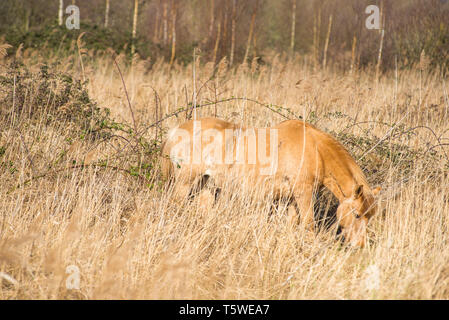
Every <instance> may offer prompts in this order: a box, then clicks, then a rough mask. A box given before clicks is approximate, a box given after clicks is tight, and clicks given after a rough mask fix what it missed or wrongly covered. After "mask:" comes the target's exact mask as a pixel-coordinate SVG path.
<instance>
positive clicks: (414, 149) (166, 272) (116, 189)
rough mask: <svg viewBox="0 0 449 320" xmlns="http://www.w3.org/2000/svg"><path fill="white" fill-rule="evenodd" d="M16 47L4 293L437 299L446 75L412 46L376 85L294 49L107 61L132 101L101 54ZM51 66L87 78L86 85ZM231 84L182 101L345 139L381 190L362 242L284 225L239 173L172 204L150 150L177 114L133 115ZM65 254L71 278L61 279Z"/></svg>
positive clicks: (10, 74)
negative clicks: (289, 54) (191, 60)
mask: <svg viewBox="0 0 449 320" xmlns="http://www.w3.org/2000/svg"><path fill="white" fill-rule="evenodd" d="M81 53H82V52H81ZM80 56H81V54H80ZM18 59H19V60H20V61H22V62H23V63H24V66H19V68H18V69H14V68H13V69H11V68H10V67H7V64H9V63H10V61H7V60H3V61H2V62H1V63H2V71H1V74H2V76H4V78H3V80H2V84H1V87H0V89H1V91H0V94H1V97H0V98H1V99H2V101H3V102H2V105H1V110H2V112H1V113H0V117H1V120H0V121H1V122H0V129H1V130H0V164H1V165H0V186H1V187H0V272H1V273H0V275H1V278H0V298H1V299H55V298H56V299H103V298H131V299H134V298H151V299H153V298H169V299H170V298H174V299H177V298H186V299H303V298H306V299H327V298H330V299H379V298H386V299H391V298H418V299H421V298H432V299H440V298H444V299H447V298H449V289H448V288H449V246H448V244H449V243H448V241H449V233H448V232H449V219H448V218H449V179H448V174H449V159H448V156H449V148H448V144H449V126H448V122H449V98H448V87H447V83H445V79H444V77H443V76H441V75H440V74H438V73H435V72H429V71H428V70H426V66H425V61H424V60H425V57H423V63H422V65H421V66H420V67H416V68H414V69H413V70H397V71H393V72H391V73H389V74H385V75H383V76H381V77H380V79H379V80H378V81H376V79H375V71H374V70H365V71H357V72H354V73H353V74H343V73H341V72H334V71H332V70H326V71H323V70H318V69H316V68H313V66H311V65H310V62H307V61H310V59H304V57H299V56H297V57H296V58H294V59H290V60H287V59H285V58H281V57H279V56H278V55H274V54H273V55H271V56H269V57H267V58H266V61H267V64H265V65H257V63H256V62H254V63H252V64H249V65H241V66H239V67H238V68H237V69H235V70H234V69H232V70H228V69H227V67H226V61H225V60H222V61H221V62H220V63H219V64H218V66H217V68H216V69H215V73H214V68H213V65H212V64H211V63H205V62H204V61H197V63H196V65H195V67H194V66H193V65H192V64H190V65H188V66H186V67H183V66H177V65H176V63H175V65H174V66H172V67H171V68H170V66H169V65H168V64H166V63H164V62H162V61H159V62H156V63H154V64H153V65H152V67H151V68H148V66H147V63H146V62H145V61H141V60H138V59H134V61H133V64H132V66H131V65H130V64H129V63H127V62H126V61H125V59H123V57H121V56H118V57H117V58H116V61H117V62H118V65H119V66H120V68H121V72H122V73H123V78H124V82H125V83H126V88H127V91H128V92H127V93H128V95H129V100H130V103H131V105H132V108H129V106H128V101H127V98H126V95H127V94H126V92H125V90H124V86H123V84H122V79H121V77H120V75H119V72H118V69H117V67H116V66H115V64H114V62H113V59H112V58H111V56H103V57H90V56H89V55H88V54H85V55H83V59H84V63H83V70H84V71H82V69H81V66H80V63H79V62H80V60H79V56H77V55H75V56H74V57H69V58H67V59H65V60H63V61H61V60H60V59H59V61H58V64H55V65H54V66H50V67H49V68H48V70H47V69H45V68H44V69H45V70H47V71H46V72H48V73H46V72H43V71H40V70H39V69H40V68H41V66H42V63H43V62H44V61H40V60H39V57H37V56H36V53H33V52H25V53H24V57H23V58H21V53H20V52H19V54H18ZM200 59H201V58H200ZM52 60H53V61H52ZM57 60H58V59H56V58H53V59H50V61H48V60H45V62H46V63H49V64H52V63H53V62H56V61H57ZM25 67H26V68H28V69H29V70H30V75H28V76H25V75H23V76H22V78H21V77H20V76H19V75H18V73H17V70H21V72H22V74H23V73H24V71H23V70H25ZM193 70H195V74H196V77H195V79H193V76H192V73H193ZM65 73H67V74H68V75H71V76H73V77H74V78H79V79H83V78H84V77H85V78H86V79H88V80H89V82H88V83H87V84H86V88H87V91H85V92H84V91H83V90H82V87H83V85H82V84H78V85H75V84H73V83H74V82H73V83H71V82H70V81H68V80H67V78H64V74H65ZM33 77H34V78H33ZM67 77H68V78H70V76H67ZM8 79H9V80H8ZM64 79H65V80H67V81H68V82H67V81H66V82H64V81H65V80H64ZM70 79H72V78H70ZM193 80H195V81H193ZM67 83H69V85H68V87H67V86H65V84H67ZM67 88H69V89H67ZM193 88H196V91H197V95H195V97H194V95H193V92H194V90H193ZM67 90H68V91H67ZM70 90H72V91H70ZM68 92H70V94H68ZM83 92H84V93H83ZM87 92H88V95H89V97H90V98H89V97H87V96H86V95H85V94H86V93H87ZM64 97H69V99H64ZM231 97H239V98H250V99H253V100H255V101H258V102H260V103H257V102H254V101H251V100H245V99H238V100H237V99H235V100H227V101H224V102H221V103H218V104H211V105H210V106H207V107H202V108H198V109H197V112H198V114H201V115H203V116H204V115H214V114H215V113H217V115H218V116H219V117H221V118H224V119H227V120H232V121H235V122H236V121H242V122H243V123H245V124H248V125H254V126H266V125H272V124H275V123H278V122H280V121H281V120H283V119H284V117H288V118H293V117H295V116H296V117H303V118H304V119H306V120H307V121H310V122H312V123H314V124H316V125H317V126H318V127H319V128H320V129H322V130H325V131H327V132H331V133H333V134H334V136H336V137H338V138H339V140H340V141H342V142H343V143H344V144H345V145H346V146H347V147H348V149H349V150H350V151H351V153H352V154H353V155H354V157H355V158H356V159H357V160H358V163H359V164H360V165H361V166H362V167H363V168H364V170H365V171H366V172H367V175H368V178H369V180H370V182H371V184H372V185H373V186H376V185H380V186H382V188H383V191H382V194H381V196H380V199H379V207H380V210H379V213H378V214H377V216H376V217H375V218H373V220H372V221H371V223H370V238H371V244H370V245H369V246H368V247H367V248H364V249H361V250H358V249H351V248H347V247H345V246H343V245H342V244H341V243H340V242H339V241H337V240H336V239H335V227H331V228H330V229H329V230H326V229H325V228H321V229H320V231H319V232H318V234H313V233H301V232H299V229H297V230H291V229H289V228H288V226H287V221H286V219H285V206H284V205H283V204H281V205H280V206H279V207H278V208H277V210H275V212H274V213H273V214H271V215H270V201H261V199H258V198H257V197H254V196H253V195H252V193H254V194H257V190H251V189H250V188H246V187H245V186H241V188H242V190H235V189H233V190H225V191H224V195H223V197H220V198H219V200H218V202H217V204H216V205H215V206H214V207H213V209H212V210H207V209H205V208H204V207H202V206H201V204H200V202H199V201H198V198H196V199H194V200H193V201H191V202H189V201H184V202H181V203H180V202H175V201H173V199H174V196H173V195H172V194H171V191H170V190H165V189H164V181H163V180H162V179H161V177H160V174H159V171H158V169H157V162H155V159H156V154H157V149H158V146H159V144H160V141H161V138H162V137H163V135H164V133H165V132H166V130H167V128H170V127H171V126H173V125H175V124H177V123H180V122H181V121H183V120H184V119H185V117H186V113H185V112H181V113H179V114H178V115H177V116H173V117H170V118H169V119H167V120H165V121H163V122H162V123H161V126H159V127H157V126H153V127H150V128H148V127H149V126H150V125H151V124H152V123H154V122H155V121H156V120H157V119H160V118H161V117H162V116H163V115H166V114H170V113H172V112H175V111H177V110H179V108H180V107H182V106H186V105H188V106H192V102H193V101H194V100H196V101H197V103H198V104H199V105H202V104H207V103H208V102H215V101H221V100H226V99H229V98H231ZM95 101H96V102H97V103H98V107H99V108H101V110H102V109H103V108H109V109H110V111H111V116H108V115H107V114H106V113H102V112H103V111H101V110H100V109H99V110H97V109H96V105H95ZM264 103H267V104H270V105H268V106H267V105H264ZM278 106H283V107H278ZM270 109H272V110H270ZM273 110H275V111H278V112H279V113H281V114H283V115H284V116H282V115H280V114H279V113H276V112H273ZM86 119H87V120H88V121H86ZM111 119H114V120H111ZM156 128H157V129H156ZM156 130H157V132H156ZM322 199H326V197H325V195H323V197H322ZM320 203H321V205H322V207H325V206H326V203H327V202H326V201H324V200H323V201H321V202H320ZM331 209H332V206H331ZM324 210H325V209H324ZM330 211H332V210H330ZM70 265H75V266H77V267H79V269H80V272H81V282H80V289H79V290H68V289H66V279H67V277H68V275H69V274H67V273H66V268H67V267H68V266H70ZM8 276H10V277H12V278H13V279H11V278H8ZM377 276H378V279H377ZM14 279H15V281H14ZM377 280H378V281H377Z"/></svg>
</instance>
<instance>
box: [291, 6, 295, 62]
mask: <svg viewBox="0 0 449 320" xmlns="http://www.w3.org/2000/svg"><path fill="white" fill-rule="evenodd" d="M295 30H296V0H293V4H292V29H291V33H290V53H291V54H292V55H293V50H294V49H295Z"/></svg>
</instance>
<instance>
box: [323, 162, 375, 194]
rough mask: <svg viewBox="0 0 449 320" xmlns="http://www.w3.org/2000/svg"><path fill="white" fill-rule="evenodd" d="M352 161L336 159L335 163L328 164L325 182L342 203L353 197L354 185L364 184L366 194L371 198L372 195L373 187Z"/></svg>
mask: <svg viewBox="0 0 449 320" xmlns="http://www.w3.org/2000/svg"><path fill="white" fill-rule="evenodd" d="M351 160H352V161H350V162H349V165H348V163H345V164H343V165H342V164H341V163H338V162H340V161H338V160H335V161H333V162H335V163H333V164H330V165H327V166H326V169H328V170H326V171H328V172H325V178H324V181H323V184H324V185H325V187H327V188H328V189H329V190H330V191H331V192H332V193H333V194H334V195H335V197H336V198H337V199H338V201H339V202H340V203H341V202H342V201H344V200H345V199H348V198H350V197H351V195H352V192H353V190H354V187H355V186H357V185H363V191H364V194H365V195H366V196H367V198H369V196H370V195H372V191H371V188H370V186H369V184H368V182H367V180H366V177H365V175H364V174H363V172H362V170H361V169H360V167H359V166H358V165H357V164H356V163H355V161H354V160H353V159H351Z"/></svg>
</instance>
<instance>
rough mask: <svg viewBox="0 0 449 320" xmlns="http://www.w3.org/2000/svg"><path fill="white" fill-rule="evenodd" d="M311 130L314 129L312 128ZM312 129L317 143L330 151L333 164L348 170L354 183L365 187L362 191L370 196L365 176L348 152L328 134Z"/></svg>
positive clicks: (370, 192)
mask: <svg viewBox="0 0 449 320" xmlns="http://www.w3.org/2000/svg"><path fill="white" fill-rule="evenodd" d="M312 128H314V127H313V126H312ZM314 129H315V130H313V131H314V135H315V136H318V137H319V138H318V139H317V141H318V143H319V144H324V145H325V146H326V148H327V149H330V151H331V152H332V154H333V155H332V156H333V157H332V158H333V160H334V162H335V163H337V164H338V166H339V167H341V168H346V169H347V170H349V172H350V173H351V175H352V176H353V178H354V179H355V180H356V183H358V184H362V185H363V186H364V187H365V189H364V190H365V191H366V192H367V193H369V194H371V195H372V191H371V188H370V186H369V183H368V180H367V178H366V176H365V174H364V173H363V171H362V169H361V168H360V166H359V165H358V164H357V162H356V161H355V160H354V158H353V157H352V156H351V154H350V153H349V151H348V150H347V149H346V148H345V147H344V146H343V145H342V144H341V143H340V142H339V141H338V140H336V139H335V138H334V137H332V136H331V135H329V134H328V133H325V132H322V131H320V130H318V129H316V128H314Z"/></svg>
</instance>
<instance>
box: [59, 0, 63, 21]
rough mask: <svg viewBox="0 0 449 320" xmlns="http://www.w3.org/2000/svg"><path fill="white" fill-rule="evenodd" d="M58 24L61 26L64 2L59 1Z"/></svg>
mask: <svg viewBox="0 0 449 320" xmlns="http://www.w3.org/2000/svg"><path fill="white" fill-rule="evenodd" d="M58 13H59V14H58V24H59V25H60V26H62V19H63V16H64V0H59V12H58Z"/></svg>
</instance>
